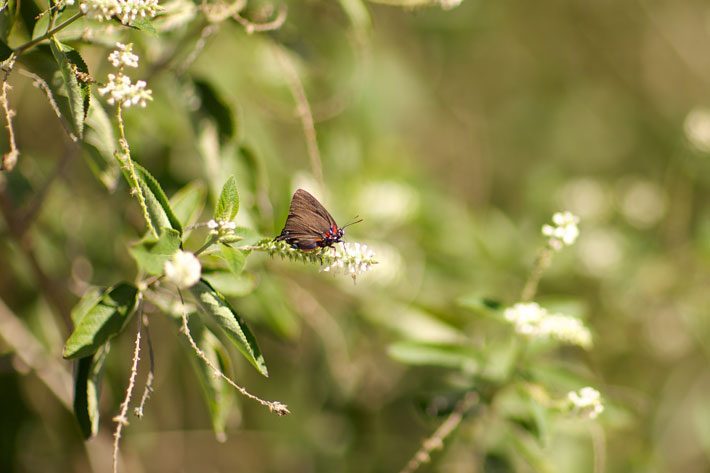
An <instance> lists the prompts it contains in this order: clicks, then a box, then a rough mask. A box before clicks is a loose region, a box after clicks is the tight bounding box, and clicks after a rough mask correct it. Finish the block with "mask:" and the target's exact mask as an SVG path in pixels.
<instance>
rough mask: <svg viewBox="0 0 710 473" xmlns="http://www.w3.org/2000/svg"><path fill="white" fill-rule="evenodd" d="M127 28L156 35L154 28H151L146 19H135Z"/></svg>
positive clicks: (151, 25)
mask: <svg viewBox="0 0 710 473" xmlns="http://www.w3.org/2000/svg"><path fill="white" fill-rule="evenodd" d="M128 26H129V27H131V28H134V29H136V30H139V31H144V32H146V33H150V34H152V35H153V36H157V35H158V30H156V29H155V26H153V23H152V22H151V21H150V20H149V19H147V18H142V17H137V18H136V19H135V20H133V21H132V22H131V24H130V25H128Z"/></svg>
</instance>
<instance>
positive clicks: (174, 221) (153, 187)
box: [133, 162, 182, 235]
mask: <svg viewBox="0 0 710 473" xmlns="http://www.w3.org/2000/svg"><path fill="white" fill-rule="evenodd" d="M133 165H134V166H135V168H136V174H137V175H138V184H139V185H140V186H141V191H142V192H143V197H144V198H145V203H146V205H147V207H148V216H149V217H150V220H151V223H152V224H153V228H155V229H156V230H157V229H159V228H173V229H175V230H177V231H178V232H179V233H180V234H181V235H182V225H181V224H180V221H179V220H178V218H177V217H176V216H175V213H174V212H173V209H172V207H170V202H169V201H168V198H167V197H166V196H165V192H163V188H162V187H160V184H159V183H158V181H157V180H156V179H155V178H154V177H153V176H152V175H151V174H150V173H149V172H148V171H147V170H146V169H145V168H144V167H143V166H141V165H140V164H138V163H135V162H134V164H133Z"/></svg>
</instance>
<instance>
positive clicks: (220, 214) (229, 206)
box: [214, 176, 239, 222]
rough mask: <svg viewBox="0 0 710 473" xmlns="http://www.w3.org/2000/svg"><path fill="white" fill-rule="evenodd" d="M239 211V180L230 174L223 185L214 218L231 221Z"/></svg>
mask: <svg viewBox="0 0 710 473" xmlns="http://www.w3.org/2000/svg"><path fill="white" fill-rule="evenodd" d="M237 212H239V193H238V192H237V180H236V178H235V177H234V176H229V178H228V179H227V182H225V183H224V186H223V187H222V192H221V193H220V195H219V200H218V201H217V205H216V207H215V209H214V219H215V220H224V221H227V222H231V221H232V220H234V217H236V216H237Z"/></svg>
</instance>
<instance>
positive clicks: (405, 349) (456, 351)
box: [388, 341, 480, 373]
mask: <svg viewBox="0 0 710 473" xmlns="http://www.w3.org/2000/svg"><path fill="white" fill-rule="evenodd" d="M388 353H389V355H390V356H391V357H392V358H394V359H395V360H397V361H400V362H402V363H406V364H410V365H426V366H439V367H445V368H456V369H460V370H463V371H465V372H467V373H474V372H476V371H478V368H479V358H480V357H479V354H478V353H477V352H476V351H474V350H473V349H471V348H470V347H468V346H462V345H455V344H444V343H426V342H416V341H406V342H398V343H394V344H392V345H390V347H389V349H388Z"/></svg>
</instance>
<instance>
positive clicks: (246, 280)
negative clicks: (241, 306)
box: [202, 271, 256, 297]
mask: <svg viewBox="0 0 710 473" xmlns="http://www.w3.org/2000/svg"><path fill="white" fill-rule="evenodd" d="M202 277H203V278H204V279H205V280H206V281H207V282H209V283H210V285H211V286H212V287H213V288H215V289H216V290H217V292H219V293H220V294H222V295H225V296H228V297H244V296H248V295H249V294H251V293H253V292H254V290H255V289H256V278H255V277H254V275H253V274H249V273H244V272H243V273H241V274H239V275H238V276H235V275H234V274H232V273H231V272H228V271H203V272H202Z"/></svg>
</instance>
